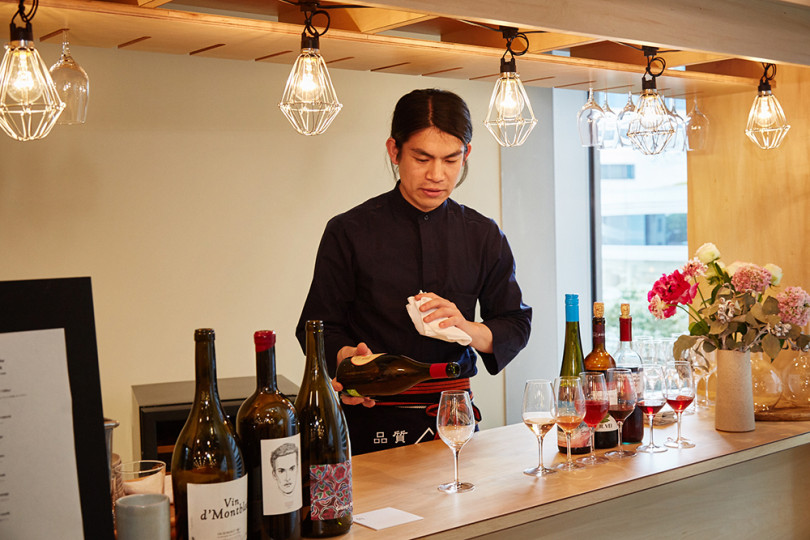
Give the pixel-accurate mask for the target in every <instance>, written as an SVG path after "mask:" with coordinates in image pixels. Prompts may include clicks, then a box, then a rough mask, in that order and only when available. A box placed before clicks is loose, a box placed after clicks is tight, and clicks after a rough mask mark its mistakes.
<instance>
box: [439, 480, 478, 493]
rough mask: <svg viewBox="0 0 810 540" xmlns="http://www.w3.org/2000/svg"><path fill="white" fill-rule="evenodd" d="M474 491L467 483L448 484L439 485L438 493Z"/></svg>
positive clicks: (472, 486)
mask: <svg viewBox="0 0 810 540" xmlns="http://www.w3.org/2000/svg"><path fill="white" fill-rule="evenodd" d="M474 489H475V486H474V485H472V484H470V483H469V482H448V483H447V484H441V485H440V486H439V491H444V492H445V493H463V492H465V491H472V490H474Z"/></svg>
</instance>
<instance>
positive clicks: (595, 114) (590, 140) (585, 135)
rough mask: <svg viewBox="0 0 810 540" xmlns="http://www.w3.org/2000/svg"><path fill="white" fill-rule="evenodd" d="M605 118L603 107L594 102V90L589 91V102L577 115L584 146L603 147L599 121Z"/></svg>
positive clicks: (580, 137)
mask: <svg viewBox="0 0 810 540" xmlns="http://www.w3.org/2000/svg"><path fill="white" fill-rule="evenodd" d="M604 117H605V113H604V111H603V110H602V107H600V106H599V105H597V103H596V102H595V101H594V100H593V88H589V89H588V101H587V103H585V105H584V106H583V107H582V108H581V109H580V110H579V113H577V126H578V127H579V140H580V142H581V143H582V146H595V147H597V148H599V147H601V146H602V132H601V131H599V129H598V126H599V120H600V119H603V118H604Z"/></svg>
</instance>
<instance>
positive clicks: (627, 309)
mask: <svg viewBox="0 0 810 540" xmlns="http://www.w3.org/2000/svg"><path fill="white" fill-rule="evenodd" d="M629 316H630V304H622V317H623V318H625V319H626V318H627V317H629Z"/></svg>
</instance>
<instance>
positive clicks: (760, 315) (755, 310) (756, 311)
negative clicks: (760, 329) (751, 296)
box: [748, 304, 765, 324]
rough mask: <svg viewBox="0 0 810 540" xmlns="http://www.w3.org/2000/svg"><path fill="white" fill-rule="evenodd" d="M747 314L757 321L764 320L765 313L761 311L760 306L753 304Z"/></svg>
mask: <svg viewBox="0 0 810 540" xmlns="http://www.w3.org/2000/svg"><path fill="white" fill-rule="evenodd" d="M748 314H749V315H751V316H753V317H756V319H757V320H759V321H764V320H765V313H764V312H763V311H762V306H761V305H760V304H754V305H753V306H751V311H749V312H748ZM752 324H753V323H752Z"/></svg>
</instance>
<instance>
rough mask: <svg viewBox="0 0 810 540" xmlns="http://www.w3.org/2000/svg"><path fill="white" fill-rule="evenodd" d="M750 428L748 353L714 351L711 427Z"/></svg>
mask: <svg viewBox="0 0 810 540" xmlns="http://www.w3.org/2000/svg"><path fill="white" fill-rule="evenodd" d="M754 427H755V424H754V394H753V385H752V383H751V353H750V352H744V353H743V352H740V351H721V350H718V351H717V396H716V404H715V409H714V428H715V429H717V430H718V431H735V432H742V431H753V430H754Z"/></svg>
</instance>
